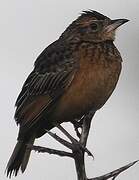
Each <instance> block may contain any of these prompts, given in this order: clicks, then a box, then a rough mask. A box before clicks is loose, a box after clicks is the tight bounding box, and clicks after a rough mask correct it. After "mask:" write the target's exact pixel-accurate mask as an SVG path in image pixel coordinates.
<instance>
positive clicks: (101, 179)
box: [88, 160, 139, 180]
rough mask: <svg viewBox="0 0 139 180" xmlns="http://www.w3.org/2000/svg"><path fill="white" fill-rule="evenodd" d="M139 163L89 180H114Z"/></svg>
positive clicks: (130, 164)
mask: <svg viewBox="0 0 139 180" xmlns="http://www.w3.org/2000/svg"><path fill="white" fill-rule="evenodd" d="M137 162H139V160H137V161H134V162H132V163H129V164H127V165H126V166H123V167H121V168H119V169H116V170H114V171H112V172H110V173H107V174H105V175H102V176H99V177H95V178H91V179H88V180H107V179H110V178H113V179H112V180H114V179H115V178H116V177H117V176H118V175H119V174H121V173H122V172H124V171H125V170H127V169H128V168H130V167H132V166H133V165H134V164H136V163H137Z"/></svg>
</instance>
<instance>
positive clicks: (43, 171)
mask: <svg viewBox="0 0 139 180" xmlns="http://www.w3.org/2000/svg"><path fill="white" fill-rule="evenodd" d="M86 9H95V10H98V11H100V12H102V13H104V14H106V15H108V16H110V17H111V18H128V19H130V20H131V21H130V22H129V23H128V24H126V25H124V26H123V27H121V28H120V30H119V31H118V33H117V39H116V42H115V44H116V45H117V47H118V48H119V50H120V52H121V54H122V57H123V70H122V74H121V77H120V80H119V83H118V86H117V88H116V90H115V91H114V93H113V95H112V96H111V98H110V99H109V101H108V102H107V103H106V105H105V106H104V107H103V108H102V109H101V110H100V111H99V112H98V113H97V114H96V116H95V118H94V121H93V124H92V128H91V132H90V136H89V140H88V147H89V148H90V150H91V151H92V152H93V153H94V156H95V160H94V161H93V160H92V159H91V158H88V157H87V158H86V169H87V174H88V176H89V177H92V176H96V175H101V174H104V173H106V172H108V171H111V170H114V169H115V168H118V167H120V166H123V165H125V164H126V163H129V162H131V161H133V160H136V159H139V101H138V99H139V91H138V88H139V1H138V0H132V1H131V0H115V1H112V0H105V1H102V0H69V1H65V0H59V1H58V0H57V1H56V0H55V1H54V0H51V1H49V0H39V1H37V0H24V1H19V0H12V1H10V0H3V1H2V0H0V110H1V112H0V118H1V120H0V122H1V125H0V180H6V177H5V176H4V169H5V166H6V163H7V161H8V159H9V157H10V155H11V152H12V150H13V148H14V145H15V143H16V137H17V132H18V128H17V127H16V124H15V122H14V119H13V115H14V102H15V99H16V97H17V95H18V93H19V91H20V90H21V87H22V84H23V82H24V81H25V79H26V77H27V75H28V74H29V73H30V71H31V70H32V67H33V62H34V60H35V59H36V57H37V56H38V55H39V53H40V52H41V51H42V50H43V49H44V48H45V47H46V46H47V45H49V44H50V43H51V42H53V41H54V40H56V39H57V38H58V37H59V35H60V34H61V33H62V32H63V30H64V29H65V28H66V27H67V26H68V25H69V24H70V23H71V22H72V21H73V20H74V19H75V18H76V17H77V16H78V15H79V13H80V12H81V11H82V10H86ZM66 127H67V128H68V129H70V128H71V126H69V125H66ZM36 144H39V145H44V146H47V147H56V148H61V149H64V148H63V147H62V146H60V145H59V144H58V143H55V141H53V140H52V139H51V138H50V137H48V135H46V136H44V137H42V138H41V139H40V140H37V141H36ZM13 179H15V178H13ZM17 179H18V180H23V179H24V180H25V179H34V180H38V179H39V180H46V179H52V180H55V179H60V180H65V179H67V180H74V179H76V174H75V168H74V163H73V161H72V160H71V159H68V158H59V157H56V156H52V155H47V154H43V155H42V154H37V153H34V152H33V153H32V155H31V158H30V162H29V165H28V168H27V170H26V172H25V173H24V174H23V175H21V174H20V175H19V176H18V177H17ZM118 179H119V180H138V179H139V164H137V165H136V166H134V167H133V168H131V169H130V170H128V171H127V172H125V173H123V174H122V175H120V176H119V177H118V178H117V180H118Z"/></svg>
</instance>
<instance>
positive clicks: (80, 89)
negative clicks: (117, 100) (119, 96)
mask: <svg viewBox="0 0 139 180" xmlns="http://www.w3.org/2000/svg"><path fill="white" fill-rule="evenodd" d="M120 71H121V62H120V61H117V60H116V59H114V60H112V59H111V60H110V59H107V56H101V57H99V59H97V58H95V59H92V58H90V56H89V57H88V56H81V57H80V66H79V69H78V70H77V72H76V74H75V77H74V79H73V81H72V83H71V85H70V87H69V88H68V89H67V91H66V92H65V94H64V95H63V96H62V97H61V99H60V101H59V102H58V105H57V107H56V109H55V111H54V114H53V115H54V116H55V118H57V119H60V120H61V121H66V120H67V121H70V120H72V119H73V118H78V117H81V116H82V115H84V114H85V113H87V112H88V111H89V110H91V109H94V110H97V109H99V108H101V107H102V106H103V105H104V103H105V102H106V101H107V99H108V98H109V96H110V95H111V93H112V92H113V90H114V88H115V86H116V84H117V81H118V79H119V74H120Z"/></svg>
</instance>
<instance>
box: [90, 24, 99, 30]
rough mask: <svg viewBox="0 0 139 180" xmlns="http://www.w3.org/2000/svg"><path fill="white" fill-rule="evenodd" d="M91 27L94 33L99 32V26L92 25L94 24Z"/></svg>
mask: <svg viewBox="0 0 139 180" xmlns="http://www.w3.org/2000/svg"><path fill="white" fill-rule="evenodd" d="M90 27H91V29H92V30H93V31H94V32H96V31H97V30H98V24H97V23H92V24H91V25H90Z"/></svg>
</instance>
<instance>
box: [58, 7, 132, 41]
mask: <svg viewBox="0 0 139 180" xmlns="http://www.w3.org/2000/svg"><path fill="white" fill-rule="evenodd" d="M128 21H129V20H127V19H115V20H111V19H110V18H108V17H107V16H104V15H103V14H100V13H98V12H96V11H92V10H90V11H83V12H82V14H81V15H80V16H79V17H78V18H77V19H76V20H75V21H74V22H73V23H72V24H71V25H70V26H69V27H68V28H67V29H66V31H65V32H64V33H63V34H62V36H61V37H64V38H66V39H67V40H68V41H75V42H78V41H88V42H96V43H97V42H103V41H107V40H111V41H114V39H115V32H116V30H117V28H118V27H119V26H121V25H123V24H124V23H126V22H128Z"/></svg>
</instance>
